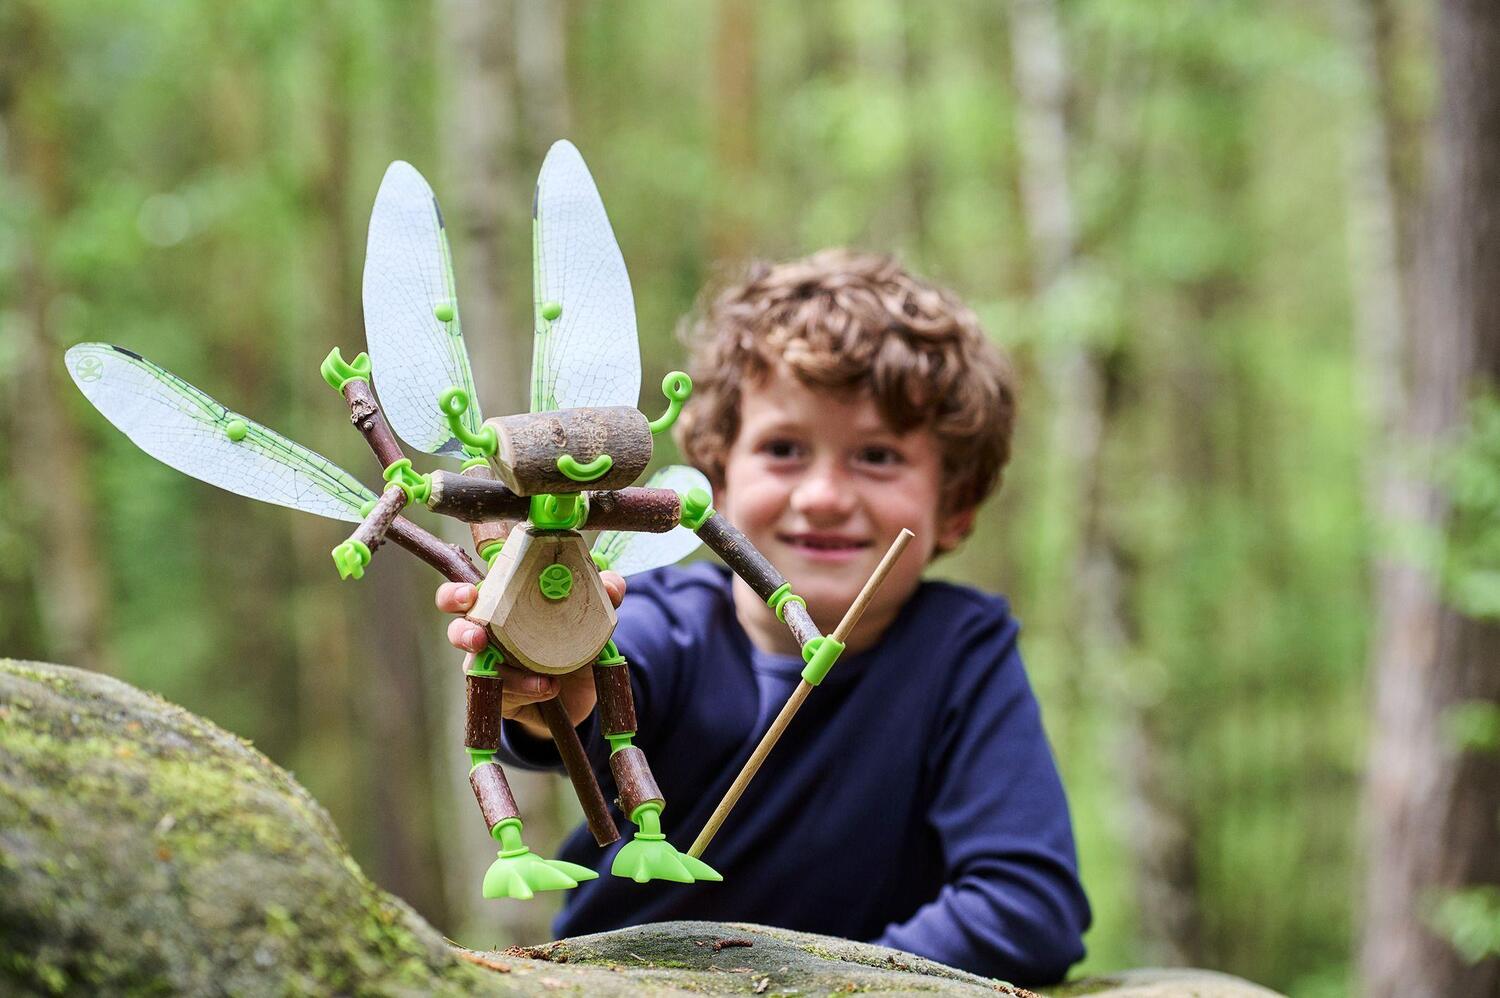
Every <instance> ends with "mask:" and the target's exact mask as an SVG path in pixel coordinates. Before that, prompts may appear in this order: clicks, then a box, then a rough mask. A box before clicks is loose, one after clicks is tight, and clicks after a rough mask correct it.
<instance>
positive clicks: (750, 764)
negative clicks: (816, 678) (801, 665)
mask: <svg viewBox="0 0 1500 998" xmlns="http://www.w3.org/2000/svg"><path fill="white" fill-rule="evenodd" d="M911 539H912V532H911V531H910V530H906V529H904V528H903V529H902V531H901V533H900V534H899V535H898V536H897V537H896V539H895V540H894V541H892V542H891V547H890V550H888V551H886V553H885V557H884V558H882V559H880V564H879V565H877V566H875V571H874V573H872V574H871V576H870V578H869V579H868V580H866V582H865V587H864V588H863V589H861V590H860V591H859V595H858V596H856V597H854V602H853V603H851V604H850V605H849V609H848V611H846V612H845V613H844V619H843V620H841V621H839V626H838V627H837V628H836V629H835V630H834V632H833V634H832V635H830V637H832V638H833V640H835V641H837V642H839V643H840V644H842V643H843V642H845V641H847V640H848V639H849V633H850V632H851V631H853V630H854V626H855V625H856V624H858V623H859V618H860V617H862V616H864V612H865V608H866V607H867V606H869V605H870V600H871V599H873V598H874V596H875V591H876V590H877V589H879V588H880V584H881V583H882V582H884V581H885V577H886V576H887V575H888V574H890V571H891V568H892V566H894V565H895V564H896V559H897V558H900V557H901V552H903V551H905V550H906V545H907V544H909V543H910V542H911ZM812 691H813V686H812V684H811V683H809V682H808V681H807V680H806V679H804V680H802V681H801V682H800V683H798V684H797V688H796V689H795V690H793V691H792V695H791V696H790V697H788V698H787V701H786V705H785V706H783V707H782V708H781V713H779V714H777V715H776V720H774V721H772V722H771V727H770V730H768V731H767V732H766V733H765V736H764V737H762V738H761V740H760V744H759V745H757V746H755V751H754V752H752V753H750V758H749V759H748V760H746V762H745V766H744V768H743V769H741V770H740V775H739V776H736V777H735V778H734V783H733V785H731V786H730V788H729V792H728V793H726V794H725V795H724V799H723V800H721V801H719V806H718V807H716V808H714V813H713V814H712V815H710V816H709V819H708V823H707V824H706V825H704V826H703V831H701V832H699V833H698V837H697V838H696V839H695V840H693V845H692V848H690V849H688V855H689V856H692V857H693V858H694V859H697V858H698V857H700V856H702V855H703V850H705V849H707V848H708V844H709V842H711V841H712V840H713V837H714V836H715V835H717V834H718V832H719V826H721V825H723V824H724V819H725V818H727V817H729V812H730V811H731V810H733V809H734V805H735V804H737V803H738V802H739V799H740V796H741V795H742V794H743V793H744V792H745V787H747V786H749V785H750V781H751V779H753V778H754V776H755V774H756V772H757V771H758V770H759V769H760V767H761V763H763V762H765V761H766V756H768V755H770V754H771V749H773V748H775V747H776V742H777V740H778V739H779V738H780V737H781V733H782V732H783V731H785V730H786V726H787V725H788V724H790V723H792V718H793V717H795V716H796V714H797V711H798V710H800V709H801V707H802V702H803V701H804V700H806V699H807V696H808V694H809V693H811V692H812Z"/></svg>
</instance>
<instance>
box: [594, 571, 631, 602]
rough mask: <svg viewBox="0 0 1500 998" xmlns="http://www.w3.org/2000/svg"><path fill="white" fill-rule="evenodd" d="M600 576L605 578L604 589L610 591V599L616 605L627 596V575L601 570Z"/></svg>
mask: <svg viewBox="0 0 1500 998" xmlns="http://www.w3.org/2000/svg"><path fill="white" fill-rule="evenodd" d="M599 577H600V578H601V579H603V580H604V591H605V592H607V593H609V601H610V602H611V603H613V604H614V605H615V606H619V605H620V601H621V600H623V599H624V598H625V576H623V575H621V574H620V573H619V572H600V573H599Z"/></svg>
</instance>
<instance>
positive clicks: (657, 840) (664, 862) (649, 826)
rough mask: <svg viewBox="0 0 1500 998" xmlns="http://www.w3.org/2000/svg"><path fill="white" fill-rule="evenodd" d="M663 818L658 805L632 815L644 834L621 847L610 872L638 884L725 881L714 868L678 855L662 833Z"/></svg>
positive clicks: (639, 833)
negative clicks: (661, 818)
mask: <svg viewBox="0 0 1500 998" xmlns="http://www.w3.org/2000/svg"><path fill="white" fill-rule="evenodd" d="M659 814H660V808H659V806H658V805H655V804H644V805H642V806H641V807H640V808H639V809H638V810H637V811H636V813H635V814H633V815H631V820H633V821H635V823H636V824H637V825H639V826H640V831H638V832H636V833H635V838H633V839H631V840H630V841H629V842H627V843H625V844H624V845H623V846H621V847H620V851H619V852H618V853H616V854H615V861H614V863H612V864H611V865H610V868H609V872H610V873H613V874H614V875H615V876H617V877H629V878H630V879H631V880H634V881H635V882H636V883H638V884H644V883H646V882H648V881H651V880H674V881H676V882H677V883H679V884H691V883H694V882H696V881H699V880H714V881H718V880H723V879H724V878H723V877H722V876H720V875H719V872H718V871H717V870H715V869H714V868H713V867H711V866H709V865H708V864H707V863H705V862H703V861H702V860H701V859H694V858H693V857H692V856H689V855H688V854H687V853H685V852H678V851H677V850H676V848H674V847H673V845H672V843H670V842H668V841H667V837H666V836H665V835H663V834H662V833H661V823H660V820H659V817H658V816H659Z"/></svg>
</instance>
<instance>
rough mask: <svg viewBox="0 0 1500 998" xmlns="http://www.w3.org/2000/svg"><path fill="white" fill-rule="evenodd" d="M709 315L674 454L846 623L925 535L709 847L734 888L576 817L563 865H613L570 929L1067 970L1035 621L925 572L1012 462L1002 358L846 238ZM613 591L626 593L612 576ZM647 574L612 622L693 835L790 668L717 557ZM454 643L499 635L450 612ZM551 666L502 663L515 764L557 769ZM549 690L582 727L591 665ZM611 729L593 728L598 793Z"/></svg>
mask: <svg viewBox="0 0 1500 998" xmlns="http://www.w3.org/2000/svg"><path fill="white" fill-rule="evenodd" d="M694 333H695V335H694V343H693V349H694V357H693V370H692V371H691V373H692V376H693V382H694V385H695V394H694V399H693V401H692V402H691V403H690V404H689V405H688V407H687V408H686V409H685V410H684V413H683V416H682V419H681V421H680V422H679V425H678V435H679V436H678V440H679V443H680V444H681V447H682V450H683V453H684V455H685V457H686V459H687V460H688V461H689V462H691V463H692V464H694V465H696V466H697V467H699V468H700V469H702V470H703V471H704V472H705V474H707V475H708V477H709V479H710V481H711V482H712V483H713V486H714V506H715V508H716V509H717V510H718V511H719V512H720V513H721V514H722V515H724V516H725V517H727V518H728V520H729V521H730V522H732V523H733V524H735V525H736V526H738V527H739V528H740V530H742V531H743V532H744V533H745V535H746V536H747V537H748V538H749V539H750V541H751V542H752V543H753V544H754V545H755V546H756V547H757V548H758V549H759V550H760V551H761V552H762V553H763V554H765V555H766V557H767V558H769V559H770V561H771V562H772V564H774V565H775V566H776V567H777V568H779V569H780V570H781V572H782V574H784V575H785V576H786V577H787V578H788V579H790V580H791V582H792V586H793V589H794V591H795V592H796V593H798V594H799V595H801V596H803V597H804V598H805V599H806V601H807V607H808V609H809V611H811V614H812V616H813V619H814V620H815V621H816V623H817V624H818V627H819V629H820V630H822V631H823V632H824V633H829V632H831V631H832V630H833V629H834V627H835V626H836V625H837V623H838V621H839V619H840V618H841V617H842V615H843V613H844V611H845V609H847V607H848V606H849V604H850V603H851V602H852V600H853V599H854V597H855V595H856V594H857V593H858V592H859V590H860V588H861V586H862V585H863V584H864V582H865V579H866V578H867V577H868V576H869V575H870V572H871V571H872V570H873V569H874V567H875V565H876V564H877V563H878V562H879V560H880V558H881V556H882V555H883V554H884V553H885V551H886V549H887V547H888V546H889V545H890V543H891V541H892V540H893V539H894V538H895V536H896V535H897V533H899V532H900V530H901V528H902V527H910V528H911V529H912V530H913V531H914V532H915V535H916V536H915V538H914V540H913V541H912V543H911V545H910V548H909V549H908V551H907V552H906V554H905V556H904V557H903V558H902V559H901V560H900V561H899V562H898V563H897V565H896V567H895V569H894V571H893V572H892V573H891V575H890V576H889V577H888V578H887V579H886V582H885V584H884V586H883V587H882V588H881V589H880V590H879V592H878V595H877V596H876V597H875V599H874V601H873V603H872V604H871V606H870V607H869V609H868V610H867V611H866V613H865V615H864V617H863V618H862V620H861V621H860V624H859V626H858V627H857V628H856V629H855V631H854V633H853V634H852V635H851V636H850V639H849V641H848V642H847V651H846V652H845V653H844V655H843V657H842V658H841V659H840V661H839V662H838V664H837V665H836V666H834V668H833V671H832V672H831V673H830V674H829V676H828V678H827V680H825V681H824V683H823V684H822V685H821V686H820V687H819V688H818V689H817V691H816V692H815V693H814V694H813V695H812V696H811V697H810V698H809V699H808V701H807V702H806V704H805V705H804V706H803V708H802V710H801V712H800V713H799V714H798V715H797V717H796V719H795V720H794V721H793V722H792V724H791V725H790V727H789V728H788V729H787V731H786V733H785V734H784V736H783V737H782V739H781V741H780V743H778V745H777V747H776V749H775V750H774V751H773V752H772V753H771V755H770V757H769V758H768V759H767V761H766V763H765V765H764V766H763V767H762V769H761V770H760V773H759V774H758V775H757V776H756V778H755V780H754V781H753V782H752V783H751V784H750V786H749V789H748V790H747V792H746V794H745V796H744V797H743V798H742V799H741V801H740V802H739V804H738V806H737V807H736V809H735V811H734V813H733V814H732V815H731V816H730V818H729V820H728V821H727V822H726V823H725V825H724V827H723V829H722V830H721V831H720V832H719V834H718V836H717V837H716V838H715V839H714V840H713V843H712V844H711V845H710V846H709V848H708V850H707V852H706V853H705V855H704V857H703V858H704V859H705V860H706V861H707V862H709V863H710V864H712V865H713V867H714V868H715V869H716V870H718V871H719V872H720V873H721V874H723V876H724V882H723V883H717V884H715V883H710V884H699V885H695V886H692V887H682V886H679V885H676V884H671V883H666V884H662V883H651V884H647V885H639V884H636V883H634V882H633V881H630V880H625V879H622V878H617V877H612V876H609V875H608V870H609V861H610V859H611V858H612V855H613V850H611V851H609V852H606V853H604V854H602V855H601V854H600V853H599V851H598V849H597V847H596V846H595V845H594V843H593V840H592V839H591V837H590V836H589V835H588V833H587V831H586V829H580V830H578V831H577V832H575V833H574V834H573V836H572V837H571V838H569V840H568V841H567V843H566V844H565V845H564V847H563V848H562V850H561V851H560V853H559V858H562V859H567V860H570V861H572V862H576V863H585V864H590V865H593V866H596V867H597V868H598V869H599V870H600V873H601V876H600V878H599V879H598V880H594V881H589V882H586V883H584V884H582V885H580V886H579V887H578V888H577V889H576V890H574V891H571V892H570V894H569V896H568V898H567V899H566V902H565V907H564V908H563V911H562V913H561V915H560V916H559V917H558V920H557V922H556V925H555V929H556V931H557V933H558V934H559V935H579V934H582V933H588V932H598V931H604V930H607V929H613V928H619V927H621V926H624V925H631V924H638V923H640V922H649V921H664V920H669V919H693V918H701V919H716V920H724V919H730V920H735V921H752V922H763V923H767V924H771V925H779V926H783V927H786V928H790V929H800V930H804V931H810V932H821V933H825V934H830V935H839V936H846V937H848V938H852V939H861V940H870V941H873V942H876V943H880V944H883V945H887V946H893V947H896V948H898V949H903V950H908V951H910V952H913V953H917V954H920V955H922V956H926V957H929V958H931V959H934V960H938V961H940V962H942V963H946V964H949V965H951V966H956V967H961V968H963V969H965V970H970V971H973V972H976V973H980V974H985V975H989V976H995V977H1000V978H1004V979H1006V980H1010V981H1014V982H1016V983H1021V984H1047V983H1052V982H1055V981H1058V980H1061V979H1062V977H1063V975H1064V974H1065V973H1066V971H1067V968H1068V967H1069V966H1070V965H1071V964H1072V963H1074V962H1075V961H1077V960H1078V959H1080V958H1081V957H1082V955H1083V945H1082V940H1081V937H1082V933H1083V930H1084V929H1085V928H1086V927H1087V925H1088V922H1089V909H1088V903H1087V901H1086V899H1085V897H1084V894H1083V890H1082V887H1081V885H1080V884H1079V882H1078V876H1077V864H1076V860H1075V857H1074V848H1073V838H1072V828H1071V825H1070V822H1069V818H1068V811H1067V803H1066V800H1065V799H1064V796H1063V791H1062V787H1061V784H1060V782H1059V780H1058V776H1057V771H1056V768H1055V766H1054V764H1053V761H1052V757H1051V754H1050V751H1049V750H1048V747H1047V743H1046V739H1045V735H1044V733H1043V731H1042V726H1041V720H1040V716H1039V712H1038V708H1037V704H1036V701H1035V699H1034V698H1033V696H1032V694H1031V690H1030V687H1029V686H1028V684H1027V680H1026V676H1025V672H1024V670H1023V668H1022V665H1021V660H1020V657H1019V654H1018V652H1017V649H1016V635H1017V630H1018V627H1017V624H1016V622H1015V620H1014V619H1013V618H1012V617H1011V616H1010V612H1009V608H1008V606H1007V604H1006V602H1005V601H1004V600H1003V599H1001V598H1000V597H997V596H990V595H987V594H984V593H980V592H978V591H975V590H972V589H968V588H965V587H960V586H953V585H947V584H943V583H935V582H922V581H921V573H922V570H923V568H924V567H925V566H926V564H927V563H928V562H929V561H930V560H931V559H932V558H934V557H935V556H937V555H938V554H941V553H943V552H945V551H948V550H950V549H952V548H953V547H955V546H956V545H957V544H958V543H959V542H960V541H961V540H962V539H963V538H964V536H965V535H966V534H967V533H968V532H969V530H970V528H971V527H972V525H973V522H974V514H975V510H976V509H977V507H978V506H979V504H980V502H981V501H983V499H984V498H985V497H986V496H987V495H988V494H989V493H990V492H991V491H992V490H993V488H994V487H995V485H996V484H997V482H998V480H999V477H1000V472H1001V470H1002V469H1003V467H1004V465H1005V463H1006V460H1007V459H1008V457H1009V448H1010V435H1011V427H1012V423H1013V419H1014V408H1015V403H1014V394H1013V386H1012V380H1011V375H1010V373H1009V371H1008V370H1007V368H1006V367H1005V365H1004V362H1003V361H1002V360H1001V358H1000V356H999V354H998V353H997V352H996V351H995V349H994V348H993V347H992V346H991V345H990V344H989V342H988V341H987V340H986V338H985V336H984V334H983V332H982V331H981V330H980V328H979V326H978V323H977V321H976V320H975V318H974V315H973V313H972V312H970V311H969V310H968V309H967V308H965V307H964V306H963V305H961V304H960V303H959V302H958V301H957V300H956V299H955V298H953V296H952V295H950V294H949V293H947V292H945V291H943V290H940V289H938V288H934V287H932V286H930V285H927V284H925V283H923V282H921V281H919V280H917V279H916V278H914V277H912V276H911V275H910V274H908V273H906V272H905V271H904V270H902V269H901V267H900V266H899V265H897V264H896V263H895V262H894V261H892V260H890V259H888V258H884V257H874V256H864V255H856V254H852V253H849V252H846V251H842V250H830V251H824V252H822V253H819V254H817V255H815V256H812V257H810V258H808V259H805V260H800V261H796V262H793V263H787V264H782V265H779V266H775V267H765V266H761V267H757V268H756V269H755V270H753V271H752V272H751V274H750V276H749V277H748V279H747V280H745V281H744V282H742V283H740V284H739V285H737V286H734V287H731V288H729V289H728V290H726V291H725V292H724V293H723V294H721V295H720V296H719V297H718V298H717V299H716V300H715V301H714V302H713V303H712V304H711V305H710V306H709V308H708V310H707V313H706V315H705V316H704V317H703V318H702V319H701V321H700V322H699V323H698V324H697V326H696V328H695V331H694ZM608 582H609V586H610V588H611V593H612V595H613V596H615V597H616V598H617V599H618V597H619V595H620V594H622V593H623V591H624V583H623V580H621V579H619V578H618V577H611V578H609V580H608ZM631 587H632V590H631V591H632V595H631V597H630V599H628V600H626V601H624V603H623V604H622V605H621V607H620V621H619V627H618V629H617V630H616V632H615V640H616V643H617V644H618V646H619V648H620V650H621V652H622V653H623V654H624V655H625V656H626V657H627V658H628V659H629V661H630V665H631V678H632V682H633V686H634V695H635V705H636V714H637V719H638V722H639V723H638V728H639V731H638V734H637V736H636V744H637V745H639V746H640V747H641V748H642V749H644V750H645V752H646V756H647V758H648V759H649V760H650V762H651V766H652V769H653V771H654V773H655V776H656V779H657V782H658V784H659V785H660V787H661V789H662V792H663V795H664V796H665V797H666V800H667V805H668V810H667V811H666V813H665V814H664V817H663V824H664V828H665V830H666V831H667V832H668V835H669V837H670V839H671V841H672V842H673V844H674V845H676V846H677V847H678V848H679V849H685V848H686V847H687V845H688V844H689V843H690V842H691V841H692V839H693V837H694V835H696V834H697V832H698V830H699V829H701V828H702V827H703V825H704V823H705V821H706V820H707V818H708V816H709V814H710V813H711V812H712V810H713V808H714V806H715V804H717V802H718V801H719V799H720V797H721V796H722V795H723V793H724V791H725V789H726V788H727V787H728V785H729V783H730V782H731V781H732V780H733V778H734V776H735V774H736V773H737V772H738V771H739V769H740V766H741V765H742V764H743V762H744V760H745V759H746V758H747V757H748V756H749V753H750V751H751V749H752V748H753V747H754V746H755V744H756V742H757V741H758V740H759V738H760V736H761V735H762V734H763V733H764V732H765V730H766V728H767V727H768V726H769V724H770V722H771V720H772V718H773V717H774V716H775V714H776V712H777V710H778V709H779V708H780V706H781V704H782V703H784V702H785V700H786V698H787V696H788V694H789V693H790V692H791V691H792V690H793V689H794V688H795V686H796V683H797V679H798V674H799V672H800V670H801V667H802V659H801V657H800V655H798V648H797V646H796V643H795V641H794V640H793V638H792V636H791V634H790V632H789V631H788V630H787V628H786V627H785V625H783V624H782V623H780V622H779V621H778V620H777V619H776V617H775V614H774V613H773V612H772V610H771V608H770V607H769V606H768V605H767V604H766V603H765V602H764V601H763V600H761V599H760V598H759V597H757V596H756V595H755V593H754V592H753V591H751V589H750V587H749V586H748V585H746V584H745V583H744V582H742V581H740V580H738V579H735V578H733V576H731V575H730V574H729V573H728V571H727V570H726V569H724V568H723V567H722V566H718V565H715V564H710V563H707V562H700V563H695V564H692V565H689V566H687V567H674V568H669V569H663V570H660V571H657V572H651V573H646V574H644V575H642V576H638V577H636V578H635V579H634V580H633V581H632V582H631ZM473 600H474V590H473V587H472V586H455V585H451V584H450V585H446V586H444V587H442V588H441V589H440V590H439V592H438V605H439V606H440V607H441V608H442V609H444V610H446V611H449V612H463V611H464V610H466V609H468V608H469V606H471V605H472V603H473ZM449 639H450V641H452V643H453V644H454V645H456V646H457V647H459V648H463V649H465V650H477V649H478V648H482V647H483V644H484V634H483V631H482V630H481V629H480V628H479V627H478V626H477V625H474V624H471V623H469V622H467V621H464V620H462V619H460V620H457V621H454V622H453V623H452V625H451V626H450V628H449ZM558 683H559V681H558V680H557V679H556V678H555V677H546V676H536V675H531V674H529V673H520V672H514V671H513V672H508V673H507V674H506V683H505V690H506V702H505V708H504V709H505V714H506V717H507V718H510V720H509V721H507V723H506V745H507V749H508V755H509V758H508V759H507V761H508V762H509V763H512V764H520V765H523V766H524V765H531V766H554V767H555V766H556V765H557V757H556V753H555V752H554V751H552V750H551V745H550V742H547V741H545V740H544V739H545V738H546V728H545V726H544V725H542V724H541V722H540V720H539V719H538V718H537V716H536V714H535V707H533V706H530V705H531V704H533V703H534V702H535V701H537V700H541V699H545V698H547V697H549V696H551V695H553V694H554V693H556V692H558ZM561 687H562V689H561V692H562V695H563V700H564V703H565V704H566V705H567V706H568V708H569V712H570V714H571V716H572V717H573V718H574V720H575V722H582V721H585V719H586V718H588V716H589V715H588V712H589V711H590V710H591V709H592V707H593V703H594V697H593V687H592V679H591V677H590V673H589V670H587V669H580V670H579V671H578V672H577V673H574V674H573V675H571V676H568V677H564V678H563V680H562V681H561ZM596 726H597V722H595V721H593V720H591V719H590V720H587V722H586V723H585V724H584V727H583V728H582V729H580V734H581V735H582V737H583V740H584V744H585V745H587V746H589V747H590V754H591V757H592V760H593V762H594V765H595V768H596V770H598V772H599V775H600V782H601V785H603V786H606V787H607V786H610V785H611V784H610V783H609V782H608V780H609V768H608V763H607V747H606V746H605V745H604V744H603V739H602V738H601V737H600V735H599V733H598V732H597V731H596V730H594V729H595V727H596ZM617 820H622V819H617ZM622 827H625V828H626V831H627V832H628V831H629V828H628V826H622Z"/></svg>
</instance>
